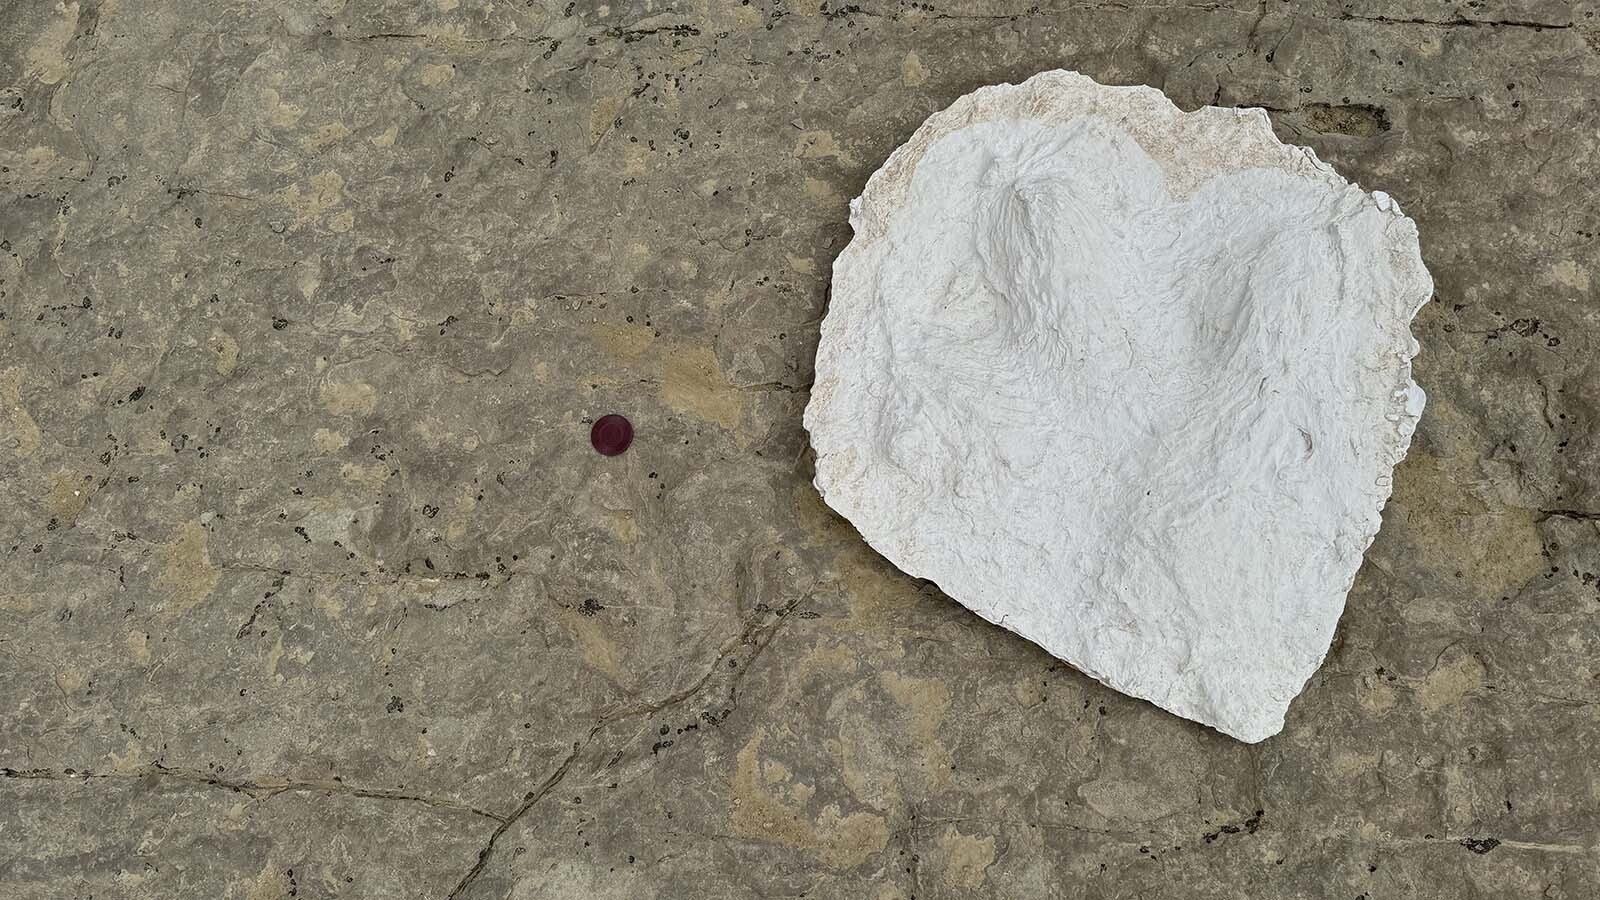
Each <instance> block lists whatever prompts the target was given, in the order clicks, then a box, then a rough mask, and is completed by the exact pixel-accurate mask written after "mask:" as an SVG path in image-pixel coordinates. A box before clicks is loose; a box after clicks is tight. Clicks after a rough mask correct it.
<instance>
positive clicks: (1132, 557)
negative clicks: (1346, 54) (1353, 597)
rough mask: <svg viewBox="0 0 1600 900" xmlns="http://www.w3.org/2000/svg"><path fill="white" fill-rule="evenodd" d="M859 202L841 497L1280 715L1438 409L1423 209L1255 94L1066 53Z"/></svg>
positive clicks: (1146, 681) (964, 118)
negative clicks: (1114, 74)
mask: <svg viewBox="0 0 1600 900" xmlns="http://www.w3.org/2000/svg"><path fill="white" fill-rule="evenodd" d="M851 211H852V215H851V224H852V226H854V228H855V231H856V237H855V239H854V240H853V241H852V242H851V244H850V245H849V246H848V247H847V248H846V249H845V251H844V252H843V253H842V254H841V255H840V257H839V259H838V261H837V262H836V264H835V266H834V280H833V295H832V296H833V299H832V303H831V305H830V308H829V311H828V315H827V318H826V320H825V321H824V323H823V326H822V341H821V345H820V346H819V348H818V351H817V363H816V372H817V378H816V384H815V387H814V388H813V391H812V397H811V402H810V404H809V405H808V406H807V408H806V413H805V424H806V428H807V430H808V431H809V432H810V434H811V440H812V444H813V446H814V447H815V449H816V451H817V476H816V485H817V488H818V490H819V491H820V492H821V493H822V495H823V497H824V499H825V500H826V501H827V503H828V504H829V505H830V506H832V507H833V508H834V509H836V510H838V511H839V512H840V513H841V514H843V515H844V516H845V517H846V518H847V519H849V520H850V521H851V522H852V523H853V524H854V525H855V526H856V528H857V529H858V530H859V531H860V532H861V534H862V536H863V537H864V538H865V539H866V540H867V542H868V543H870V544H871V545H872V546H873V547H874V548H876V549H877V550H878V551H879V552H881V553H882V554H883V555H884V556H885V557H887V558H888V559H889V560H890V561H891V562H893V563H894V564H895V565H897V566H898V567H899V568H901V569H902V570H903V571H905V572H907V573H909V574H912V575H915V576H917V577H921V578H927V579H930V580H932V581H934V582H936V583H937V584H938V585H939V586H940V587H941V588H942V589H943V590H944V591H945V592H946V593H947V594H949V595H950V596H951V597H953V598H955V599H956V600H958V601H959V602H961V603H962V604H964V605H965V606H967V607H969V608H970V609H972V610H973V611H974V612H976V613H978V614H979V615H981V616H983V617H984V618H986V619H988V620H990V621H992V622H995V623H997V624H1000V625H1002V626H1004V627H1006V628H1008V629H1011V630H1012V631H1015V632H1017V633H1018V634H1020V635H1022V636H1024V637H1026V638H1028V639H1029V640H1031V641H1034V642H1035V643H1038V644H1039V645H1040V646H1042V647H1044V648H1045V649H1046V650H1048V651H1049V652H1050V653H1052V654H1053V655H1055V656H1057V657H1059V658H1061V659H1063V660H1066V661H1067V662H1068V663H1071V664H1072V665H1073V666H1075V667H1077V668H1079V669H1081V670H1082V671H1084V672H1085V673H1087V674H1089V675H1091V676H1093V677H1094V678H1097V679H1099V680H1100V681H1103V682H1105V683H1106V684H1108V685H1110V686H1112V687H1114V688H1116V689H1117V690H1120V691H1122V692H1124V693H1127V694H1131V695H1133V696H1136V697H1142V698H1145V699H1148V700H1150V701H1151V702H1153V703H1155V704H1156V705H1158V706H1160V707H1162V708H1164V709H1167V710H1169V711H1171V712H1173V713H1176V714H1178V715H1180V716H1184V717H1186V718H1189V719H1193V720H1195V721H1198V722H1202V723H1205V724H1207V725H1210V726H1212V727H1214V728H1216V729H1218V730H1220V731H1222V732H1224V733H1227V734H1230V735H1233V736H1234V737H1237V738H1239V739H1241V740H1244V741H1251V742H1254V741H1259V740H1262V739H1263V738H1266V737H1268V736H1270V735H1272V734H1275V733H1277V732H1278V731H1279V730H1280V729H1281V728H1282V727H1283V718H1284V713H1285V711H1286V709H1287V708H1288V705H1289V702H1290V701H1291V700H1292V699H1293V698H1294V697H1295V695H1297V694H1298V693H1299V692H1300V690H1301V688H1302V687H1303V686H1304V684H1305V682H1306V680H1307V678H1308V677H1309V676H1310V675H1311V673H1312V672H1313V671H1315V670H1316V668H1317V666H1318V665H1320V664H1321V661H1322V658H1323V656H1324V655H1325V654H1326V652H1327V650H1328V646H1329V643H1330V641H1331V640H1332V637H1333V632H1334V627H1335V625H1336V624H1337V622H1338V619H1339V615H1340V612H1341V611H1342V610H1343V607H1344V599H1345V596H1346V594H1347V593H1348V592H1349V590H1350V586H1351V584H1352V582H1353V580H1354V577H1355V573H1356V570H1357V569H1358V568H1359V567H1360V564H1361V557H1362V554H1363V553H1364V552H1365V551H1366V548H1367V547H1368V546H1369V545H1370V543H1371V541H1372V538H1373V536H1374V535H1375V534H1376V532H1377V530H1378V526H1379V521H1380V511H1381V509H1382V507H1383V504H1384V502H1385V501H1386V500H1387V498H1388V495H1389V490H1390V472H1391V470H1392V469H1393V467H1394V465H1395V464H1396V463H1398V462H1399V461H1400V459H1401V458H1402V457H1403V456H1404V455H1405V451H1406V447H1407V445H1408V444H1409V442H1410V439H1411V434H1412V431H1413V429H1414V427H1415V425H1416V421H1417V417H1418V416H1419V415H1420V413H1421V410H1422V401H1423V397H1422V392H1421V390H1420V389H1419V388H1418V387H1417V386H1416V384H1415V383H1413V382H1412V380H1411V374H1410V372H1411V366H1410V360H1411V358H1412V356H1413V355H1414V354H1415V353H1416V351H1417V345H1416V342H1415V340H1414V339H1413V338H1412V336H1411V333H1410V330H1409V323H1410V320H1411V318H1412V317H1413V316H1414V315H1415V314H1416V312H1417V310H1418V309H1419V308H1420V306H1421V304H1422V303H1423V302H1425V301H1426V300H1427V298H1428V297H1429V296H1430V295H1431V293H1432V282H1431V279H1430V278H1429V276H1428V273H1427V271H1426V269H1425V268H1424V267H1423V264H1422V260H1421V256H1420V253H1419V250H1418V243H1417V232H1416V228H1415V226H1414V225H1413V223H1412V222H1411V220H1410V219H1407V218H1406V217H1404V216H1403V215H1402V214H1401V213H1400V210H1399V207H1398V206H1397V205H1396V204H1395V203H1394V202H1393V201H1392V200H1391V199H1390V198H1388V197H1387V196H1386V195H1383V194H1381V193H1374V194H1368V193H1365V192H1364V191H1362V190H1360V189H1359V188H1357V187H1355V186H1353V185H1350V184H1349V183H1348V182H1346V181H1345V180H1344V179H1343V178H1341V177H1340V176H1339V175H1338V174H1337V173H1335V172H1334V171H1333V170H1332V169H1331V168H1329V167H1328V166H1326V165H1325V164H1323V163H1321V162H1320V161H1319V160H1317V158H1316V156H1315V155H1314V154H1313V153H1312V152H1311V151H1309V150H1307V149H1305V148H1301V147H1293V146H1287V145H1284V144H1282V143H1280V142H1278V141H1277V139H1276V138H1275V137H1274V136H1273V134H1272V131H1271V128H1270V126H1269V123H1268V120H1267V118H1266V115H1265V113H1263V112H1261V111H1260V110H1233V109H1218V108H1212V107H1208V108H1204V109H1201V110H1197V111H1195V112H1193V113H1184V112H1182V111H1180V110H1179V109H1177V108H1176V107H1175V106H1173V105H1172V104H1171V103H1170V102H1169V101H1168V100H1167V99H1166V98H1165V97H1164V96H1163V95H1162V94H1160V93H1159V92H1158V91H1155V90H1153V89H1150V88H1143V87H1132V88H1127V87H1107V86H1102V85H1099V84H1096V83H1094V82H1093V81H1091V80H1090V79H1088V78H1086V77H1084V76H1081V75H1077V74H1075V73H1071V72H1061V71H1057V72H1047V73H1044V74H1041V75H1038V76H1035V77H1034V78H1031V79H1029V80H1027V81H1026V82H1024V83H1022V84H1020V85H1000V86H996V87H989V88H984V89H981V90H979V91H976V92H974V93H972V94H969V95H967V96H966V97H963V98H961V99H960V100H958V101H957V102H956V103H955V104H953V105H952V106H951V107H950V108H949V109H947V110H945V111H943V112H941V113H938V114H936V115H934V116H933V117H932V118H930V119H929V120H928V121H927V122H926V123H925V124H924V125H923V126H922V127H921V128H920V129H919V130H918V131H917V133H916V134H915V135H914V136H913V137H912V138H911V140H910V141H908V142H907V143H906V144H905V145H904V146H902V147H901V148H900V149H899V150H897V151H896V152H895V153H894V154H893V155H892V156H891V157H890V159H889V160H888V161H887V162H886V163H885V165H884V166H883V168H882V169H880V170H879V171H878V172H877V173H876V174H874V175H873V177H872V178H871V180H869V182H868V183H867V187H866V189H865V191H864V192H863V194H862V196H861V197H860V198H858V199H857V200H856V201H855V202H854V203H852V205H851Z"/></svg>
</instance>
